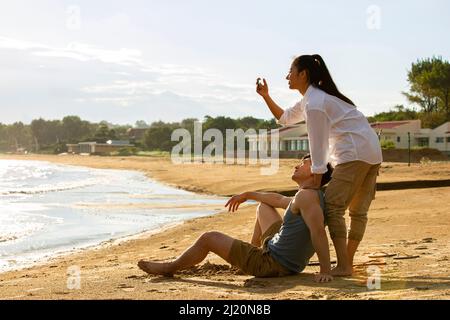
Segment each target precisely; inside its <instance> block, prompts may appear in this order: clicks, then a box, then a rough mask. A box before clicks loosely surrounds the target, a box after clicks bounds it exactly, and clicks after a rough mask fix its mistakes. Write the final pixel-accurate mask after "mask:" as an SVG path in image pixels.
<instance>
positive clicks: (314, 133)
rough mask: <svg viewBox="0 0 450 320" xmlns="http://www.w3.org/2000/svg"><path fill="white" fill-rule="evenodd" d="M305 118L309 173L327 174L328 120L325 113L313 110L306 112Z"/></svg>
mask: <svg viewBox="0 0 450 320" xmlns="http://www.w3.org/2000/svg"><path fill="white" fill-rule="evenodd" d="M306 118H307V120H306V126H307V129H308V137H309V151H310V153H311V162H312V166H311V172H312V173H315V174H323V173H325V172H327V164H328V153H329V135H330V119H329V118H328V116H327V115H326V113H325V112H323V111H321V110H315V109H312V110H307V111H306Z"/></svg>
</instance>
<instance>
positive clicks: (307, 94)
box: [301, 84, 316, 110]
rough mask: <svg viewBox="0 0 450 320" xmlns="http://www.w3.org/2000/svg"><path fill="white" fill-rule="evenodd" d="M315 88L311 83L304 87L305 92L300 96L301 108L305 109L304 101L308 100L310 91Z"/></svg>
mask: <svg viewBox="0 0 450 320" xmlns="http://www.w3.org/2000/svg"><path fill="white" fill-rule="evenodd" d="M315 89H316V88H315V87H314V86H313V85H312V84H310V85H309V87H308V89H306V92H305V94H304V95H303V98H302V101H301V106H302V108H303V110H304V109H305V107H306V103H307V102H308V100H309V97H310V96H311V94H312V92H313V91H314V90H315Z"/></svg>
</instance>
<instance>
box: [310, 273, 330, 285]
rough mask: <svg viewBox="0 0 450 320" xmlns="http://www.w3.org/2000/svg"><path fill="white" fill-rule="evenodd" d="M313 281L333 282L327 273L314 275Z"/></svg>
mask: <svg viewBox="0 0 450 320" xmlns="http://www.w3.org/2000/svg"><path fill="white" fill-rule="evenodd" d="M314 281H315V282H320V283H323V282H330V281H333V276H332V275H331V274H329V273H316V274H315V275H314Z"/></svg>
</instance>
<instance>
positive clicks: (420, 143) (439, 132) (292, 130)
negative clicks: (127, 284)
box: [248, 120, 450, 157]
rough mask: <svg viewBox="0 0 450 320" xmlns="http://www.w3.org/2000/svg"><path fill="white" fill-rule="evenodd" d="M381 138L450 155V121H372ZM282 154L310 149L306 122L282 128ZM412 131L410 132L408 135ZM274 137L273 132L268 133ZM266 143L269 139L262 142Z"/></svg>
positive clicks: (401, 146)
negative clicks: (432, 126)
mask: <svg viewBox="0 0 450 320" xmlns="http://www.w3.org/2000/svg"><path fill="white" fill-rule="evenodd" d="M371 127H372V128H373V130H375V132H376V133H377V135H378V137H379V138H380V141H383V140H390V141H392V142H394V144H395V147H396V148H397V149H408V139H410V145H411V147H426V148H433V149H437V150H439V151H441V152H442V153H445V154H447V155H450V122H447V123H445V124H443V125H441V126H439V127H437V128H435V129H428V128H422V125H421V121H420V120H404V121H383V122H375V123H372V124H371ZM278 132H279V139H280V146H279V150H280V156H281V157H284V156H286V155H289V154H291V153H292V154H294V153H295V154H298V153H307V152H309V143H308V133H307V130H306V124H305V123H300V124H296V125H292V126H286V127H283V128H280V129H279V131H278ZM408 134H409V136H408ZM268 137H269V139H270V135H269V136H268ZM248 140H249V145H250V150H252V151H255V150H257V146H258V141H257V137H256V136H250V137H249V138H248ZM261 144H263V145H266V144H265V142H260V146H261Z"/></svg>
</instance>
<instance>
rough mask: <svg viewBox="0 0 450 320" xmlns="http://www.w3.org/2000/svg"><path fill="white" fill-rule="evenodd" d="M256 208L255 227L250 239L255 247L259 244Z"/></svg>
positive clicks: (259, 234)
mask: <svg viewBox="0 0 450 320" xmlns="http://www.w3.org/2000/svg"><path fill="white" fill-rule="evenodd" d="M258 215H259V213H258V209H256V219H255V227H254V228H253V234H252V241H251V242H250V243H251V244H252V245H254V246H255V247H259V246H261V236H262V233H261V226H260V225H259V221H258Z"/></svg>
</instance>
